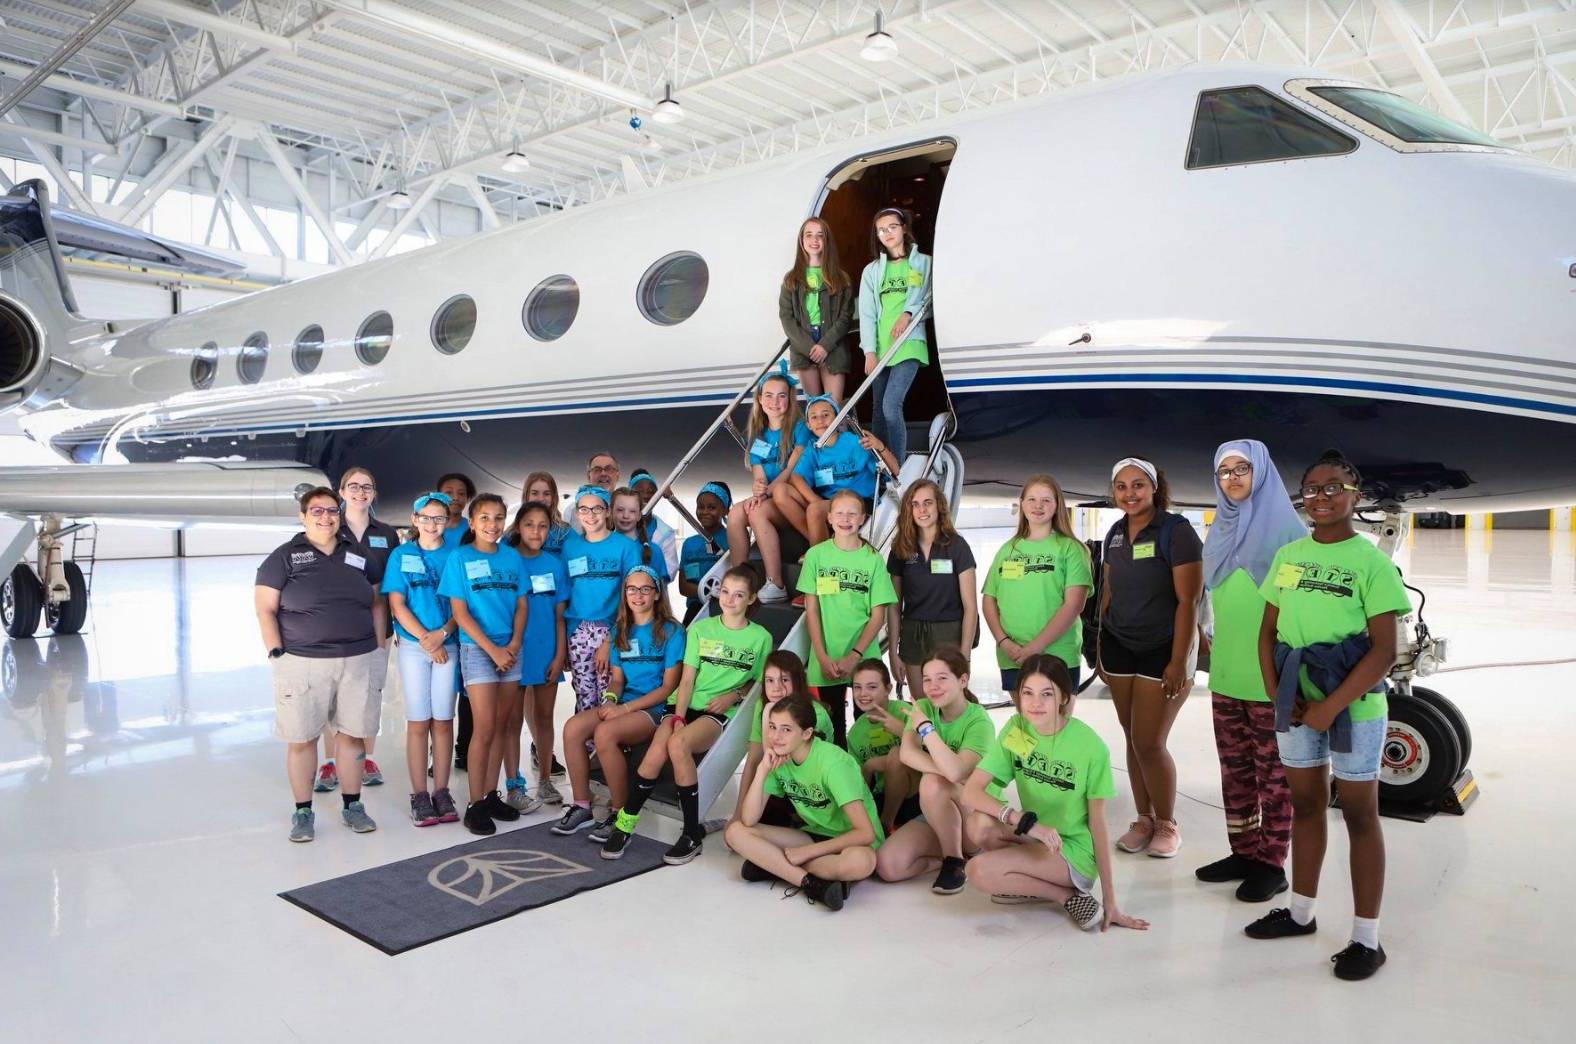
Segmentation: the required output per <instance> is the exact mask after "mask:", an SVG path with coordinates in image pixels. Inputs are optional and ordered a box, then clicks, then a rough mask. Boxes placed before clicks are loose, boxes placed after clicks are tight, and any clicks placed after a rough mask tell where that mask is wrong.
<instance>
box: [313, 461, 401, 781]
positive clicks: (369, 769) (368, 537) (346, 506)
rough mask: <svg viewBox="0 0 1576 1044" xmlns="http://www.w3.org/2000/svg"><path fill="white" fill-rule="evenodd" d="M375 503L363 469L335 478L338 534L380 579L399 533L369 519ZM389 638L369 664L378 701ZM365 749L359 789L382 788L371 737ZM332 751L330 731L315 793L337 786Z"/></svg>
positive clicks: (385, 673) (375, 496)
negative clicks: (338, 504) (373, 567)
mask: <svg viewBox="0 0 1576 1044" xmlns="http://www.w3.org/2000/svg"><path fill="white" fill-rule="evenodd" d="M377 499H378V483H377V480H376V479H374V478H373V477H372V472H370V471H368V470H367V469H366V468H362V467H354V468H346V469H345V473H344V474H343V475H341V476H339V500H340V513H339V534H340V536H341V537H342V538H343V539H345V540H348V541H349V542H350V549H351V550H352V551H354V552H355V553H356V554H358V555H360V556H361V557H362V558H365V559H366V560H367V562H368V563H376V564H377V567H378V575H379V576H382V575H383V572H384V570H385V569H386V568H387V566H388V561H389V555H391V554H393V553H394V549H395V548H396V547H398V546H399V531H398V530H397V529H395V528H394V527H393V526H391V525H389V524H388V523H387V522H382V521H379V520H378V519H376V518H374V517H373V515H372V505H373V503H374V502H376V501H377ZM379 597H382V596H381V595H380V596H379ZM391 636H392V635H391V634H385V635H384V636H383V639H384V641H383V651H382V654H381V655H380V656H379V657H378V658H377V659H376V660H374V662H373V664H372V691H373V692H375V693H377V694H378V699H379V700H381V699H382V698H383V685H384V683H385V682H386V681H388V673H389V643H388V639H389V638H390V637H391ZM366 747H367V749H366V752H365V754H364V760H363V761H362V764H361V782H362V785H364V786H368V787H378V786H382V785H383V770H382V769H380V768H378V763H377V762H376V761H373V760H372V748H373V739H372V737H371V736H368V737H367V743H366ZM334 749H335V743H334V730H333V728H332V727H330V728H329V729H328V730H327V731H325V732H324V733H323V759H324V761H323V764H322V766H320V767H319V768H318V770H317V787H316V789H317V790H319V791H328V790H333V789H334V787H335V786H336V785H337V784H338V782H339V777H338V772H337V769H336V768H335V762H334Z"/></svg>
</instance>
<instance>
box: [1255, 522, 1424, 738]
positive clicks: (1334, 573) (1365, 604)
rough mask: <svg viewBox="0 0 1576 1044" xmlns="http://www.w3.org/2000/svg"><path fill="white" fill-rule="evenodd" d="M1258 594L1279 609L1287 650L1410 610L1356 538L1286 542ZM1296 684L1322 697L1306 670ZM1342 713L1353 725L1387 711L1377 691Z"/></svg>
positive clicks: (1388, 569)
mask: <svg viewBox="0 0 1576 1044" xmlns="http://www.w3.org/2000/svg"><path fill="white" fill-rule="evenodd" d="M1259 593H1261V594H1262V595H1264V600H1265V601H1266V602H1268V603H1269V604H1270V605H1273V606H1275V607H1276V608H1277V609H1278V610H1279V611H1280V616H1279V618H1278V621H1277V623H1276V627H1275V637H1276V638H1278V639H1280V640H1281V641H1283V642H1285V643H1286V644H1287V645H1290V646H1292V647H1293V648H1300V647H1302V646H1305V645H1316V644H1319V643H1321V642H1342V641H1345V640H1346V639H1347V638H1350V637H1351V636H1352V635H1354V634H1362V633H1365V632H1366V631H1367V630H1368V618H1369V617H1370V616H1378V615H1379V614H1380V613H1403V614H1404V613H1409V612H1411V611H1412V600H1411V599H1410V598H1408V597H1407V594H1406V588H1405V587H1404V586H1403V585H1402V583H1401V572H1400V570H1398V569H1396V567H1395V563H1394V562H1392V561H1390V559H1389V558H1387V557H1386V556H1385V555H1384V553H1383V552H1381V551H1380V550H1379V549H1378V548H1377V547H1375V546H1374V545H1373V544H1371V543H1369V542H1368V541H1367V540H1366V539H1364V538H1363V537H1361V536H1353V537H1351V538H1349V539H1347V540H1342V541H1341V542H1340V543H1337V544H1321V543H1319V541H1317V540H1315V539H1313V537H1311V536H1310V537H1303V538H1302V539H1301V540H1295V541H1293V542H1291V543H1290V544H1287V545H1286V546H1285V547H1283V548H1281V549H1280V550H1279V551H1277V552H1275V558H1274V559H1273V560H1272V561H1271V562H1270V571H1269V575H1267V576H1266V577H1265V578H1264V583H1263V584H1261V585H1260V586H1259ZM1301 682H1302V694H1303V695H1304V696H1305V697H1307V698H1308V699H1310V700H1322V699H1324V697H1325V694H1324V693H1322V692H1320V691H1319V690H1318V689H1317V688H1315V687H1314V685H1313V683H1312V682H1310V681H1309V680H1308V675H1307V672H1306V671H1304V673H1303V675H1302V678H1301ZM1348 709H1349V710H1350V711H1351V714H1352V720H1353V721H1369V720H1372V719H1374V718H1382V717H1384V716H1386V715H1387V714H1388V713H1389V712H1390V707H1389V703H1388V702H1387V701H1386V700H1385V696H1384V693H1383V692H1370V693H1365V694H1364V695H1363V696H1362V698H1361V699H1358V700H1356V701H1354V702H1353V703H1352V704H1351V706H1350V707H1349V708H1348Z"/></svg>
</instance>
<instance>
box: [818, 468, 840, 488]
mask: <svg viewBox="0 0 1576 1044" xmlns="http://www.w3.org/2000/svg"><path fill="white" fill-rule="evenodd" d="M835 481H836V475H835V473H834V472H833V470H832V469H831V468H816V469H815V484H816V485H817V486H830V485H831V484H832V483H833V482H835Z"/></svg>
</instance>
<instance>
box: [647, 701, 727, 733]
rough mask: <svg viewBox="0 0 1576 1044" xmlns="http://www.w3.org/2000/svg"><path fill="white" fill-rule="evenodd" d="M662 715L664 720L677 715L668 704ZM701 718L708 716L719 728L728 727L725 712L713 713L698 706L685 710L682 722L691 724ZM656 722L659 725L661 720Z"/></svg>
mask: <svg viewBox="0 0 1576 1044" xmlns="http://www.w3.org/2000/svg"><path fill="white" fill-rule="evenodd" d="M662 717H663V719H664V720H666V719H668V718H676V717H678V715H676V714H674V713H673V710H672V707H671V706H670V707H669V708H668V711H667V713H666V714H664V715H662ZM702 718H710V719H711V720H712V721H714V722H716V723H717V726H718V727H719V728H724V729H725V728H727V727H728V716H727V715H726V714H713V713H711V712H710V711H704V710H701V709H700V708H698V707H691V708H690V709H689V710H688V711H687V712H685V714H684V724H686V725H693V724H695V723H696V722H697V721H699V720H700V719H702ZM657 724H658V725H660V724H662V722H658V723H657Z"/></svg>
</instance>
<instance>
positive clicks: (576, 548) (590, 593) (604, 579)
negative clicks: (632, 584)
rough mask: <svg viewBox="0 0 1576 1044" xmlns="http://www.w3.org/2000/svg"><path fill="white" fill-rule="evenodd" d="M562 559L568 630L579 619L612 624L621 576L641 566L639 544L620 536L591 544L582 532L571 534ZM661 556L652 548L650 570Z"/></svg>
mask: <svg viewBox="0 0 1576 1044" xmlns="http://www.w3.org/2000/svg"><path fill="white" fill-rule="evenodd" d="M561 557H562V558H563V560H564V569H565V570H566V571H567V572H568V574H569V607H568V609H566V610H565V611H564V618H565V620H566V621H567V623H568V625H569V627H570V629H571V630H573V629H574V627H575V625H576V624H578V623H580V622H581V621H582V620H589V621H591V622H592V623H604V624H609V625H611V624H612V622H613V616H614V614H615V613H617V612H618V599H619V596H620V594H621V593H622V592H623V589H624V577H626V576H628V575H629V571H630V570H631V569H633V568H635V567H636V566H638V565H640V564H641V562H640V545H639V544H637V543H635V542H634V541H633V540H631V539H629V537H627V536H624V535H623V534H622V533H609V534H608V535H607V536H606V537H604V538H603V539H601V540H599V541H597V542H596V543H594V544H593V543H592V542H591V541H589V540H587V539H586V538H585V534H583V533H570V534H569V535H568V536H567V537H565V538H564V551H563V555H562V556H561ZM661 557H662V549H661V548H652V553H651V559H652V568H653V569H656V568H657V567H656V562H657V560H658V559H660V558H661ZM657 572H658V573H661V572H663V570H661V569H657Z"/></svg>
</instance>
